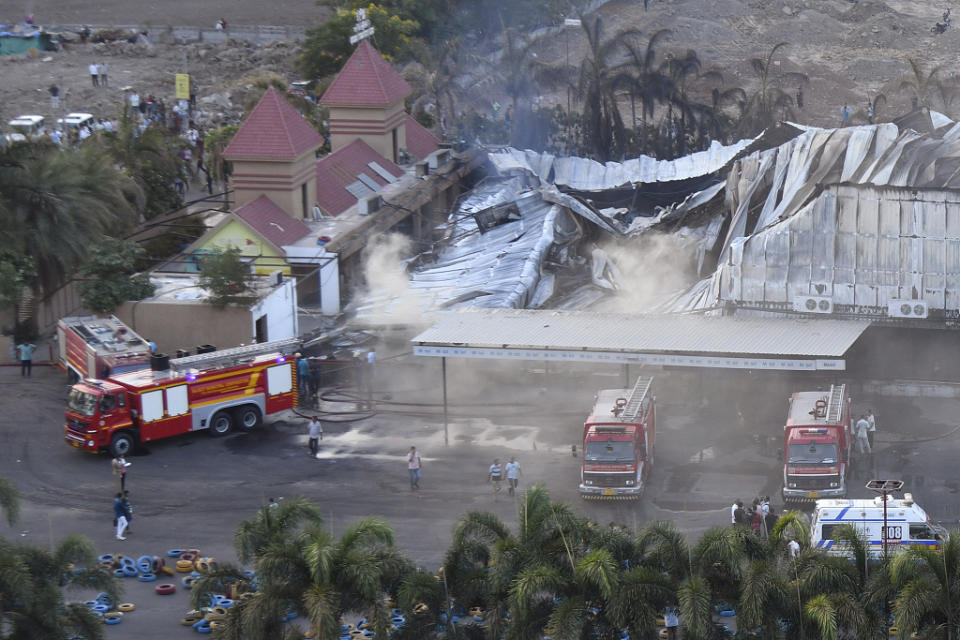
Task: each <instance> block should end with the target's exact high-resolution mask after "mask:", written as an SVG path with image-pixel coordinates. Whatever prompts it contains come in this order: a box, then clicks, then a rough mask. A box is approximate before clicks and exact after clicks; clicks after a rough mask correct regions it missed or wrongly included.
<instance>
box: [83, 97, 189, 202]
mask: <svg viewBox="0 0 960 640" xmlns="http://www.w3.org/2000/svg"><path fill="white" fill-rule="evenodd" d="M93 142H94V143H95V146H97V147H99V149H100V150H101V151H102V152H103V153H106V154H108V155H109V157H111V158H112V159H113V160H114V162H116V164H117V165H119V166H120V167H122V168H123V170H124V172H125V173H126V174H127V175H129V176H130V177H131V178H133V181H134V182H135V183H136V185H137V187H138V188H139V194H137V197H136V198H131V204H132V205H133V206H135V207H136V208H137V210H138V211H139V212H140V213H141V214H142V215H143V217H144V218H146V219H150V218H153V217H155V216H157V215H160V214H162V213H166V212H167V211H170V210H171V209H175V208H177V207H179V206H180V205H181V204H182V200H181V198H180V195H179V193H177V190H176V188H175V187H174V179H175V178H177V177H178V176H180V174H181V167H182V161H181V159H180V157H179V155H178V154H179V152H180V150H181V147H182V146H183V144H184V143H183V141H182V140H181V139H180V138H178V137H177V136H175V135H173V134H172V133H170V132H169V131H167V130H166V129H164V128H163V127H159V126H152V127H147V128H146V129H144V130H143V131H141V130H140V128H139V126H138V125H137V122H136V121H135V120H134V118H133V117H132V114H131V112H130V110H129V109H124V111H123V114H122V115H121V116H120V119H119V121H118V122H117V130H116V131H104V132H102V133H100V135H98V136H96V137H95V138H94V139H93ZM190 169H192V167H190Z"/></svg>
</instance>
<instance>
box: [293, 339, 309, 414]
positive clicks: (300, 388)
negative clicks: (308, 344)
mask: <svg viewBox="0 0 960 640" xmlns="http://www.w3.org/2000/svg"><path fill="white" fill-rule="evenodd" d="M294 355H295V356H296V358H297V395H299V396H300V398H299V400H300V401H299V402H297V404H306V403H305V402H303V400H304V399H305V398H306V397H307V389H308V388H309V382H310V363H309V362H308V361H307V359H306V358H304V357H303V356H302V355H301V354H300V352H299V351H298V352H297V353H296V354H294Z"/></svg>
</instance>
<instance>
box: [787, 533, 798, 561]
mask: <svg viewBox="0 0 960 640" xmlns="http://www.w3.org/2000/svg"><path fill="white" fill-rule="evenodd" d="M787 552H788V553H789V554H790V557H791V558H796V557H797V556H798V555H800V545H799V544H797V541H796V540H794V539H793V538H790V542H788V543H787Z"/></svg>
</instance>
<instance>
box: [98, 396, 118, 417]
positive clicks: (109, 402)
mask: <svg viewBox="0 0 960 640" xmlns="http://www.w3.org/2000/svg"><path fill="white" fill-rule="evenodd" d="M116 408H117V398H116V396H114V395H113V394H112V393H110V394H107V395H105V396H103V397H102V398H100V413H106V412H107V411H113V410H114V409H116Z"/></svg>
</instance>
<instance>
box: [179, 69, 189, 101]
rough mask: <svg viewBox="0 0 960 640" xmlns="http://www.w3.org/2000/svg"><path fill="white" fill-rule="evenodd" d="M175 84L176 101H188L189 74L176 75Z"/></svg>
mask: <svg viewBox="0 0 960 640" xmlns="http://www.w3.org/2000/svg"><path fill="white" fill-rule="evenodd" d="M176 82H177V100H189V99H190V74H189V73H178V74H177V81H176Z"/></svg>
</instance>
